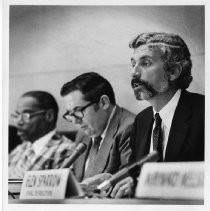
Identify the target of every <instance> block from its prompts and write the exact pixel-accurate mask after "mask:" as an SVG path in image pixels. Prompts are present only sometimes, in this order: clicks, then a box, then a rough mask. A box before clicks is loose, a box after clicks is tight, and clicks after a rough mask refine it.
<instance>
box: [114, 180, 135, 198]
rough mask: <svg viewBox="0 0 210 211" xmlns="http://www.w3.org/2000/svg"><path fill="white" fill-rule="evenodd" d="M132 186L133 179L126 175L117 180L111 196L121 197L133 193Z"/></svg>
mask: <svg viewBox="0 0 210 211" xmlns="http://www.w3.org/2000/svg"><path fill="white" fill-rule="evenodd" d="M133 187H134V181H133V178H132V177H126V178H125V179H123V180H121V181H120V182H118V183H117V184H116V185H115V186H114V188H113V190H112V192H111V195H110V196H111V197H112V198H123V197H129V196H131V195H133V192H134V190H133Z"/></svg>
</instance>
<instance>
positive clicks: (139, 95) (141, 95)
mask: <svg viewBox="0 0 210 211" xmlns="http://www.w3.org/2000/svg"><path fill="white" fill-rule="evenodd" d="M134 94H135V97H136V100H149V99H151V98H152V97H154V95H153V94H152V93H150V92H142V91H135V90H134Z"/></svg>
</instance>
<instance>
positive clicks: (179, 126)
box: [165, 91, 191, 161]
mask: <svg viewBox="0 0 210 211" xmlns="http://www.w3.org/2000/svg"><path fill="white" fill-rule="evenodd" d="M187 94H188V93H187V92H186V91H182V93H181V96H180V99H179V102H178V105H177V108H176V110H175V113H174V117H173V120H172V125H171V129H170V133H169V139H168V144H167V148H166V154H165V161H172V160H176V158H177V157H178V156H179V152H180V150H181V148H182V146H183V144H184V140H185V137H186V134H187V132H188V128H189V123H188V122H189V121H188V120H189V118H190V115H191V106H190V103H189V102H188V99H187Z"/></svg>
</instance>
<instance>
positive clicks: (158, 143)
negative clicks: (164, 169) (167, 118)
mask: <svg viewBox="0 0 210 211" xmlns="http://www.w3.org/2000/svg"><path fill="white" fill-rule="evenodd" d="M161 122H162V119H161V118H160V115H159V113H156V114H155V127H154V129H153V150H155V151H158V152H159V156H160V159H159V162H162V161H163V137H162V130H161Z"/></svg>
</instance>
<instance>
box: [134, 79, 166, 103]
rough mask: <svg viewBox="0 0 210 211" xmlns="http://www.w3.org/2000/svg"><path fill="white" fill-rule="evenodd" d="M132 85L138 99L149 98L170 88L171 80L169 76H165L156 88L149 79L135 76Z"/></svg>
mask: <svg viewBox="0 0 210 211" xmlns="http://www.w3.org/2000/svg"><path fill="white" fill-rule="evenodd" d="M131 87H132V88H133V90H134V94H135V96H136V99H137V100H148V99H151V98H153V97H155V96H157V95H159V94H161V93H164V92H166V91H167V90H168V89H169V81H168V80H167V78H164V80H163V81H162V82H161V83H160V86H159V87H158V88H154V87H153V86H152V85H151V84H149V83H148V82H147V81H144V80H141V79H140V78H137V77H133V79H132V80H131Z"/></svg>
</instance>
